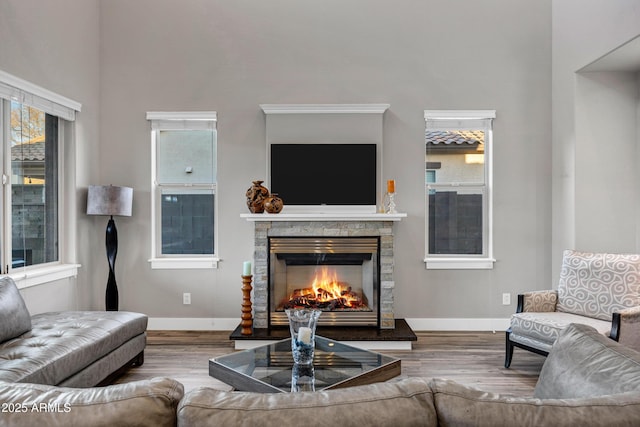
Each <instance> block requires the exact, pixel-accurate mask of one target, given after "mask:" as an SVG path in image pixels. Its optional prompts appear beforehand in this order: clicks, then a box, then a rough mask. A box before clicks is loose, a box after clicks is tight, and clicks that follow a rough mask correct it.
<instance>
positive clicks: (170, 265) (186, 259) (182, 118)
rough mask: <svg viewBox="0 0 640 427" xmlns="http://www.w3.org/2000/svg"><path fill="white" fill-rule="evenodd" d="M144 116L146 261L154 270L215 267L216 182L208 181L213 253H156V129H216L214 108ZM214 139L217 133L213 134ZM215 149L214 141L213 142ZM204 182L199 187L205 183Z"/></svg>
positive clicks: (216, 261) (150, 113)
mask: <svg viewBox="0 0 640 427" xmlns="http://www.w3.org/2000/svg"><path fill="white" fill-rule="evenodd" d="M147 120H149V121H150V122H151V257H150V258H149V260H148V261H149V263H150V264H151V269H153V270H156V269H158V270H160V269H166V270H180V269H216V268H218V262H219V261H220V258H219V253H218V240H219V239H218V236H219V233H218V211H219V210H220V209H219V207H218V203H217V201H218V197H217V196H218V183H217V178H216V182H215V183H214V184H209V188H212V189H213V194H214V196H215V200H216V207H215V208H214V212H213V217H214V219H213V221H214V223H213V224H214V229H213V233H214V241H213V252H214V253H213V255H200V256H194V255H159V254H158V239H159V235H158V220H159V219H158V217H157V215H159V212H160V206H159V203H160V199H159V193H160V187H159V186H158V184H157V182H156V173H157V164H156V159H157V140H156V131H159V130H193V129H196V130H197V129H211V128H212V129H216V128H217V120H218V118H217V113H216V112H215V111H171V112H170V111H149V112H147ZM216 140H217V135H216ZM216 150H217V144H216ZM206 186H207V185H203V186H202V187H203V188H204V187H206Z"/></svg>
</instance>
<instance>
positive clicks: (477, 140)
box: [425, 130, 484, 145]
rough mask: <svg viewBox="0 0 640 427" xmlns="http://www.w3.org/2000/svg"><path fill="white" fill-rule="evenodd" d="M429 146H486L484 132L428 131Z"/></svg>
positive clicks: (427, 140)
mask: <svg viewBox="0 0 640 427" xmlns="http://www.w3.org/2000/svg"><path fill="white" fill-rule="evenodd" d="M425 138H426V142H427V144H432V145H439V144H444V145H478V144H484V131H475V130H447V131H445V130H427V131H426V132H425Z"/></svg>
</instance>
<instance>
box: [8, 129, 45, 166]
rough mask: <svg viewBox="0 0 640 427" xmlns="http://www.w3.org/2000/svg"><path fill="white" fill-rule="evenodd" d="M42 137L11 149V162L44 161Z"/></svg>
mask: <svg viewBox="0 0 640 427" xmlns="http://www.w3.org/2000/svg"><path fill="white" fill-rule="evenodd" d="M44 156H45V155H44V135H41V136H38V137H35V138H33V139H32V140H31V141H27V142H23V143H21V144H16V145H14V146H13V147H11V160H12V161H16V160H22V161H29V160H31V161H33V160H36V161H38V160H40V161H44Z"/></svg>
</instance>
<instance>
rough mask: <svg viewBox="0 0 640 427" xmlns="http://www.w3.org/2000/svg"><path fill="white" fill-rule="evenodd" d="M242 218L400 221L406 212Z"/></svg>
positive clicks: (253, 216)
mask: <svg viewBox="0 0 640 427" xmlns="http://www.w3.org/2000/svg"><path fill="white" fill-rule="evenodd" d="M240 217H241V218H244V219H246V220H247V221H250V222H275V221H291V222H293V221H361V222H362V221H400V220H402V218H406V217H407V214H406V213H395V214H385V213H362V212H354V213H345V212H340V213H279V214H268V213H262V214H240Z"/></svg>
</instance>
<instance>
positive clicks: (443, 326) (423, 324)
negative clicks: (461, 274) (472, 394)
mask: <svg viewBox="0 0 640 427" xmlns="http://www.w3.org/2000/svg"><path fill="white" fill-rule="evenodd" d="M405 320H406V321H407V323H408V324H409V326H411V329H413V330H414V331H492V332H496V331H505V330H506V329H507V328H508V327H509V319H508V318H505V319H475V318H469V319H464V318H463V319H455V318H433V319H429V318H407V319H405ZM239 324H240V318H235V317H231V318H206V317H205V318H194V317H186V318H179V317H151V318H149V324H148V326H147V329H148V330H151V331H233V330H234V329H235V328H237V327H238V325H239Z"/></svg>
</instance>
